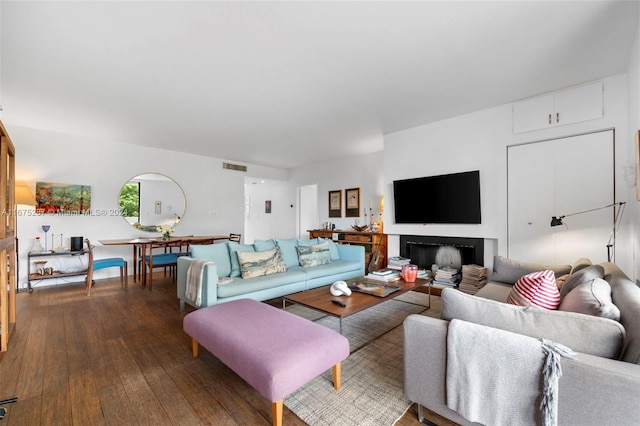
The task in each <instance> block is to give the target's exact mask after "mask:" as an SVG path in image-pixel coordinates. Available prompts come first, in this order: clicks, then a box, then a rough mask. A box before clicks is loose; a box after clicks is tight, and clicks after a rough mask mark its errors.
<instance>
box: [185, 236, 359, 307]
mask: <svg viewBox="0 0 640 426" xmlns="http://www.w3.org/2000/svg"><path fill="white" fill-rule="evenodd" d="M324 241H327V242H328V244H329V252H330V255H331V262H330V263H325V264H319V265H315V266H304V267H303V266H301V265H300V261H299V258H298V249H296V246H300V247H304V246H306V247H310V246H314V245H317V244H320V243H323V242H324ZM276 247H278V248H279V249H280V254H281V256H282V260H283V261H284V264H285V266H286V271H284V272H277V273H273V274H269V275H263V276H259V277H254V278H242V271H241V269H240V264H239V262H238V256H237V252H247V251H248V252H262V251H266V250H272V249H274V248H276ZM195 259H205V260H209V261H211V263H209V264H207V265H206V266H205V267H204V270H203V278H202V298H201V304H200V306H195V303H194V302H193V301H191V300H187V298H186V297H185V292H186V288H187V271H188V269H189V266H190V265H191V262H193V261H194V260H195ZM364 273H365V263H364V248H363V247H362V246H357V245H344V244H336V243H334V242H333V241H331V240H325V239H322V238H317V239H311V240H300V239H295V238H292V239H279V238H276V239H272V240H256V241H255V242H254V244H239V243H235V242H226V243H217V244H209V245H201V246H192V247H191V251H190V256H189V257H186V256H184V257H180V258H178V276H177V287H178V288H177V294H178V299H180V310H181V311H183V310H184V308H185V303H187V304H189V305H191V306H193V307H197V308H203V307H206V306H212V305H215V304H218V303H224V302H229V301H231V300H237V299H243V298H250V299H254V300H259V301H263V300H268V299H273V298H276V297H282V296H286V295H288V294H291V293H296V292H299V291H303V290H308V289H311V288H316V287H320V286H324V285H329V284H333V283H334V282H336V281H339V280H347V279H351V278H358V277H362V276H363V275H364Z"/></svg>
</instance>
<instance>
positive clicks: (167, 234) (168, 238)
mask: <svg viewBox="0 0 640 426" xmlns="http://www.w3.org/2000/svg"><path fill="white" fill-rule="evenodd" d="M170 239H171V234H170V233H168V232H165V233H164V234H162V241H169V240H170Z"/></svg>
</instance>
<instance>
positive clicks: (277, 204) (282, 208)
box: [242, 177, 296, 244]
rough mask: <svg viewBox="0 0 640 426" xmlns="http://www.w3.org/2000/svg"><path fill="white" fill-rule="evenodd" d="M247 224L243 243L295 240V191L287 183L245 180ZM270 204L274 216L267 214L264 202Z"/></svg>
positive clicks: (255, 179) (268, 180)
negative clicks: (278, 239) (271, 239)
mask: <svg viewBox="0 0 640 426" xmlns="http://www.w3.org/2000/svg"><path fill="white" fill-rule="evenodd" d="M245 194H246V197H247V201H248V206H245V213H244V214H245V225H244V235H243V237H242V240H243V241H244V242H246V243H249V244H251V243H253V241H254V240H266V239H269V238H274V237H278V238H294V237H296V227H295V223H296V210H295V194H296V193H295V189H293V188H292V186H291V184H290V183H289V182H287V181H284V180H274V179H258V178H250V177H247V178H246V179H245ZM267 200H268V201H271V213H266V209H265V202H266V201H267Z"/></svg>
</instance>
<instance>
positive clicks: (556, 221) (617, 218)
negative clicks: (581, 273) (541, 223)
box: [551, 201, 627, 262]
mask: <svg viewBox="0 0 640 426" xmlns="http://www.w3.org/2000/svg"><path fill="white" fill-rule="evenodd" d="M626 204H627V203H626V202H624V201H620V202H617V203H613V204H608V205H606V206H602V207H598V208H595V209H590V210H585V211H582V212H576V213H570V214H566V215H564V216H553V217H551V226H559V225H564V222H562V219H564V218H565V217H568V216H575V215H578V214H584V213H589V212H595V211H597V210H602V209H608V208H609V207H613V208H614V212H615V215H614V219H613V227H612V228H611V235H609V241H608V242H607V261H609V262H615V259H616V233H617V232H618V227H619V226H620V222H621V221H622V214H623V213H624V207H625V205H626ZM616 207H618V208H617V209H616Z"/></svg>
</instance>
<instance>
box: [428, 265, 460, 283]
mask: <svg viewBox="0 0 640 426" xmlns="http://www.w3.org/2000/svg"><path fill="white" fill-rule="evenodd" d="M459 282H460V270H458V269H455V268H451V267H448V266H444V267H442V268H439V269H438V270H437V271H436V276H435V277H434V278H433V284H434V286H436V287H441V288H446V287H456V286H457V285H458V283H459Z"/></svg>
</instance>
